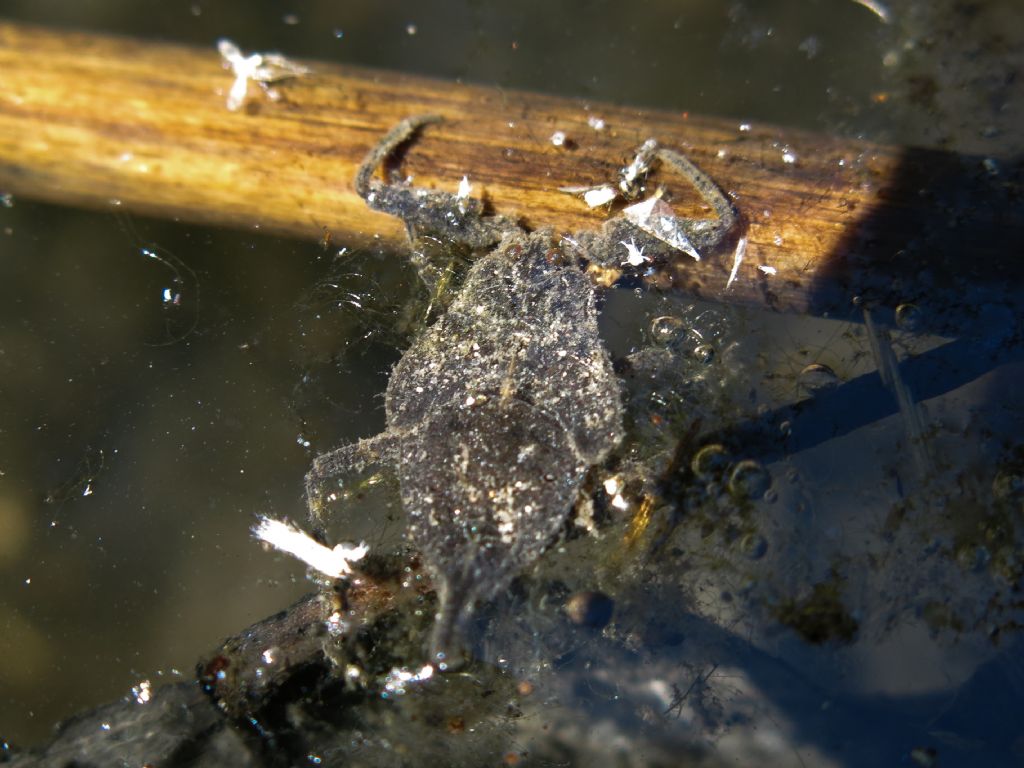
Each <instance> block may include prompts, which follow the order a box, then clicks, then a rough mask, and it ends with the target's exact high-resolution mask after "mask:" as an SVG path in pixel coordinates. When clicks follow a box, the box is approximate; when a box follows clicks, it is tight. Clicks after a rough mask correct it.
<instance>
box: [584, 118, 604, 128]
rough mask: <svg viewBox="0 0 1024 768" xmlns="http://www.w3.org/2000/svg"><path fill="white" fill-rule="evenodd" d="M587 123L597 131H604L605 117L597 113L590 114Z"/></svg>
mask: <svg viewBox="0 0 1024 768" xmlns="http://www.w3.org/2000/svg"><path fill="white" fill-rule="evenodd" d="M587 125H589V126H590V127H591V128H593V129H594V130H595V131H603V130H604V126H605V122H604V118H601V117H598V116H597V115H590V116H589V117H587Z"/></svg>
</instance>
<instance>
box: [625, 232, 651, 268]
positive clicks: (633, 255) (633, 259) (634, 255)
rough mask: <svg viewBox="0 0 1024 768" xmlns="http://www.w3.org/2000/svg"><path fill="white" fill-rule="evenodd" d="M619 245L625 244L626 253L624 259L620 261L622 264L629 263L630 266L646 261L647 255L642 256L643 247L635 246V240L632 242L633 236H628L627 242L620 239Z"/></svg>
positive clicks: (636, 265) (637, 265)
mask: <svg viewBox="0 0 1024 768" xmlns="http://www.w3.org/2000/svg"><path fill="white" fill-rule="evenodd" d="M619 245H624V246H626V254H627V255H626V260H625V261H624V262H622V263H623V264H629V265H630V266H631V267H639V266H640V265H641V264H643V263H644V262H645V261H647V257H646V256H644V249H643V248H637V247H636V242H634V240H633V238H630V239H629V242H628V243H627V242H625V241H621V240H620V241H619Z"/></svg>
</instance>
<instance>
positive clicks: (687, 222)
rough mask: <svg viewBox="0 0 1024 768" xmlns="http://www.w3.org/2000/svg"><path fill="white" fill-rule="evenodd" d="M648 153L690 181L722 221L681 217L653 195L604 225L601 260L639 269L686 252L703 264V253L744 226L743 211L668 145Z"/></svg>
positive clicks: (642, 149) (641, 149) (600, 251)
mask: <svg viewBox="0 0 1024 768" xmlns="http://www.w3.org/2000/svg"><path fill="white" fill-rule="evenodd" d="M645 149H647V144H645V145H644V146H643V147H641V148H640V153H642V152H644V151H645ZM640 153H638V155H637V157H638V158H640V157H641V154H640ZM648 154H649V155H650V156H653V157H655V158H657V159H658V160H659V161H660V162H662V163H664V164H665V165H667V166H669V167H670V168H672V169H674V170H675V171H676V172H677V173H679V174H680V175H681V176H682V177H683V178H685V179H686V180H687V181H688V182H689V183H690V184H691V185H692V186H693V188H694V189H696V190H697V192H698V193H699V194H700V196H701V198H703V200H704V202H705V203H707V204H708V205H709V206H711V209H712V210H713V211H714V212H715V215H716V217H717V218H713V219H710V218H709V219H690V218H685V217H682V216H677V215H676V214H675V213H674V212H673V210H672V208H671V206H669V204H668V203H666V202H665V201H664V200H662V199H660V198H659V197H657V196H653V197H649V198H647V199H646V200H644V201H642V202H639V203H634V204H632V205H630V206H627V207H626V208H624V209H623V211H622V215H621V216H618V217H616V218H614V219H612V220H610V221H608V222H607V223H606V224H605V226H604V239H605V243H604V245H603V248H600V249H599V250H598V254H597V255H598V258H599V259H604V260H605V261H606V263H629V264H632V265H634V266H639V265H640V264H641V263H644V262H652V261H660V262H665V261H671V260H673V259H675V258H676V257H678V256H679V254H680V252H682V253H686V254H689V255H690V256H692V257H693V258H694V259H695V260H697V261H700V259H701V256H702V254H704V253H705V252H707V251H713V250H714V249H715V248H717V247H718V246H719V245H720V244H721V243H722V242H723V241H724V240H725V239H726V238H727V237H728V236H729V234H730V233H731V232H732V230H733V229H734V228H735V227H736V224H737V223H738V222H739V212H738V211H737V210H736V206H734V205H733V203H732V200H731V199H730V198H729V196H728V195H727V194H726V193H725V192H724V191H723V190H722V188H721V187H719V186H718V184H716V183H715V182H714V181H713V180H712V179H711V177H710V176H708V175H707V174H706V173H704V172H703V171H702V170H700V168H698V167H697V166H696V165H694V164H693V163H692V162H691V161H690V159H689V158H687V157H685V156H684V155H682V154H680V153H678V152H675V151H673V150H671V149H665V148H664V147H657V148H656V149H654V150H653V152H650V150H648Z"/></svg>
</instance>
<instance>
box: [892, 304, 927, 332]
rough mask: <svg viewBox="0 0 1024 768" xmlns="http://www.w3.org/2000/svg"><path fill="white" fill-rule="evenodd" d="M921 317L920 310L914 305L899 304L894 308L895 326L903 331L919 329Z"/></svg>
mask: <svg viewBox="0 0 1024 768" xmlns="http://www.w3.org/2000/svg"><path fill="white" fill-rule="evenodd" d="M921 317H922V312H921V309H920V308H919V307H918V306H917V305H916V304H900V305H899V306H898V307H896V325H898V326H899V327H900V328H901V329H903V330H904V331H916V330H918V329H920V327H921Z"/></svg>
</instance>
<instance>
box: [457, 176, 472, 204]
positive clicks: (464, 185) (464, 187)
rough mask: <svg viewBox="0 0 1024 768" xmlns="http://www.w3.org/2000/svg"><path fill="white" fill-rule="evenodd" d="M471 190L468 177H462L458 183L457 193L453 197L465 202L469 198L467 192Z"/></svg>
mask: <svg viewBox="0 0 1024 768" xmlns="http://www.w3.org/2000/svg"><path fill="white" fill-rule="evenodd" d="M472 188H473V185H472V184H470V183H469V177H468V176H463V177H462V181H460V182H459V191H458V192H456V193H455V196H456V197H457V198H459V199H460V200H465V199H466V198H467V197H469V192H470V190H471V189H472Z"/></svg>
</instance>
